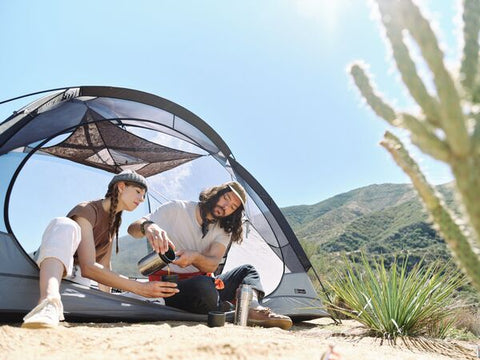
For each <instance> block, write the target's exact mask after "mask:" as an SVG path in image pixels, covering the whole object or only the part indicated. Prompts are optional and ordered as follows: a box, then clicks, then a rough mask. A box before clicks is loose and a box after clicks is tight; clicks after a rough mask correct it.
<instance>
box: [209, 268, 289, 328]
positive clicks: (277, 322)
mask: <svg viewBox="0 0 480 360" xmlns="http://www.w3.org/2000/svg"><path fill="white" fill-rule="evenodd" d="M217 278H219V279H221V280H222V281H223V283H224V285H225V287H224V289H223V290H220V291H219V294H220V299H221V300H222V301H234V299H235V293H236V290H237V288H238V287H239V286H240V285H242V284H246V285H250V286H251V287H252V288H253V298H252V302H251V303H250V310H249V311H248V325H249V326H255V325H256V326H263V327H279V328H282V329H284V330H288V329H290V328H291V327H292V320H291V319H290V318H289V317H288V316H284V315H280V314H276V313H274V312H273V311H272V310H270V309H269V308H266V307H263V306H261V305H260V304H259V300H260V301H261V299H262V298H263V297H264V295H265V292H264V290H263V287H262V283H261V281H260V276H259V274H258V272H257V270H256V269H255V267H253V266H252V265H242V266H239V267H237V268H234V269H232V270H230V271H227V272H226V273H225V274H221V275H219V276H217Z"/></svg>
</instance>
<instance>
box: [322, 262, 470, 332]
mask: <svg viewBox="0 0 480 360" xmlns="http://www.w3.org/2000/svg"><path fill="white" fill-rule="evenodd" d="M344 260H345V267H344V268H343V269H340V270H337V277H336V280H334V281H333V282H329V283H328V285H329V287H330V288H331V289H332V290H333V292H334V293H335V295H336V296H337V297H339V298H341V299H342V300H343V302H344V303H345V304H346V307H347V308H346V309H344V308H338V307H336V310H338V311H340V312H342V313H344V314H345V315H347V316H349V317H351V318H353V319H355V320H357V321H359V322H360V323H362V324H363V325H365V326H366V327H367V328H368V329H370V330H371V331H372V332H373V333H374V334H375V335H377V336H381V337H382V338H385V339H389V340H394V341H395V340H396V338H397V337H398V336H432V337H433V336H444V335H445V334H446V333H447V331H448V329H449V327H451V326H452V322H451V321H449V319H451V318H452V311H453V307H452V306H451V305H452V301H453V298H452V295H453V294H454V291H455V289H457V288H459V287H460V286H461V285H463V284H464V277H463V276H462V274H461V273H460V272H459V271H454V272H450V273H446V272H445V269H446V266H447V265H445V264H444V265H441V266H440V265H439V264H438V263H432V264H430V265H429V266H426V267H424V266H422V262H419V263H417V264H416V265H415V266H414V267H413V269H412V270H410V272H407V259H405V260H404V261H403V263H402V264H399V262H398V261H397V260H398V259H395V262H394V264H393V265H392V266H391V268H390V269H387V268H386V267H385V265H384V263H383V260H380V261H376V260H373V265H370V264H369V262H368V260H367V259H366V257H365V256H363V255H362V267H358V268H356V267H354V264H353V262H352V261H349V259H347V258H346V257H345V259H344ZM330 306H332V308H335V305H334V304H330Z"/></svg>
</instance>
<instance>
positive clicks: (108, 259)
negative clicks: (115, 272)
mask: <svg viewBox="0 0 480 360" xmlns="http://www.w3.org/2000/svg"><path fill="white" fill-rule="evenodd" d="M112 244H113V242H111V243H110V245H109V246H108V250H107V253H106V254H105V256H104V257H103V258H102V260H101V261H100V265H103V267H104V268H105V269H108V270H110V271H111V270H112V248H113V246H112ZM98 288H99V289H100V290H102V291H103V292H106V293H111V292H112V287H111V286H106V285H103V284H100V283H98Z"/></svg>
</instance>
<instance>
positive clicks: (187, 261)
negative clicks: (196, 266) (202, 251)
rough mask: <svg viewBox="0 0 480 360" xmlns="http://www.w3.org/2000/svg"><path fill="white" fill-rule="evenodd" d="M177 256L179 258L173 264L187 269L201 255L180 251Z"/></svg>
mask: <svg viewBox="0 0 480 360" xmlns="http://www.w3.org/2000/svg"><path fill="white" fill-rule="evenodd" d="M175 255H176V256H177V259H176V260H175V261H172V264H175V265H178V266H180V267H182V268H185V267H187V266H189V265H192V264H193V263H194V261H195V260H196V259H197V257H198V255H199V253H198V252H196V251H192V250H178V251H177V252H176V253H175Z"/></svg>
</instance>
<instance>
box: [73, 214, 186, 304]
mask: <svg viewBox="0 0 480 360" xmlns="http://www.w3.org/2000/svg"><path fill="white" fill-rule="evenodd" d="M75 221H76V222H77V223H78V224H79V225H80V228H81V230H82V240H81V241H80V245H79V246H78V249H77V254H78V261H79V264H80V268H81V270H82V276H84V277H87V278H89V279H92V280H95V281H97V282H98V283H99V284H103V285H105V286H109V287H114V288H116V289H122V290H126V291H130V292H133V293H135V294H138V295H141V296H145V297H170V296H172V295H175V294H176V293H177V292H178V289H177V288H176V286H177V284H175V283H169V282H161V281H151V282H147V283H141V282H138V281H135V280H130V279H128V278H126V277H125V276H122V275H119V274H117V273H114V272H113V271H111V270H110V269H108V268H106V267H105V266H104V265H102V264H99V263H97V262H96V260H95V242H94V238H93V229H92V225H91V224H90V222H89V221H88V220H87V219H85V218H82V217H76V218H75Z"/></svg>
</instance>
